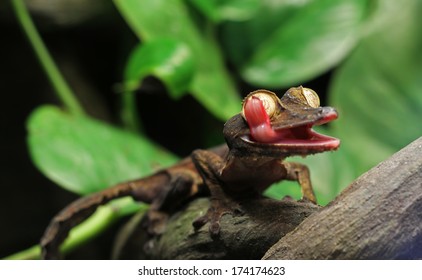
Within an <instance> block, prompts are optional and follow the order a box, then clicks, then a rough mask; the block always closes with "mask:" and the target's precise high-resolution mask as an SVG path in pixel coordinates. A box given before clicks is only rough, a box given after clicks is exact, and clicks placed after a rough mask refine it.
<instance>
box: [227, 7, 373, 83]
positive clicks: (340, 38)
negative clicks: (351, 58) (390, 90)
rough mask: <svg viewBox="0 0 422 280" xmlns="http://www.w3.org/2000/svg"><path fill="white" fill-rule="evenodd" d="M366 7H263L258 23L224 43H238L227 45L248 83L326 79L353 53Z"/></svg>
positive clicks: (235, 30)
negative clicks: (324, 76) (327, 75)
mask: <svg viewBox="0 0 422 280" xmlns="http://www.w3.org/2000/svg"><path fill="white" fill-rule="evenodd" d="M292 3H294V4H295V5H293V4H292ZM367 6H368V1H367V0H343V1H338V0H320V1H305V2H301V4H300V5H299V4H298V3H297V2H290V1H289V2H288V3H285V2H283V1H280V3H278V4H275V2H274V1H264V2H262V7H261V10H260V12H259V13H257V14H256V18H255V19H254V20H251V21H250V22H249V23H247V24H246V25H241V24H237V26H233V25H232V26H231V27H230V28H228V30H226V33H225V37H224V38H225V39H227V40H240V41H238V42H237V43H236V42H229V43H227V45H228V46H229V48H230V49H231V53H230V54H232V55H233V56H234V59H235V61H234V62H235V63H236V64H237V66H238V67H239V69H241V74H242V76H243V78H244V79H245V80H247V81H249V82H250V83H253V84H256V85H260V86H270V87H280V86H290V85H291V84H298V83H303V82H304V81H306V80H309V79H311V78H314V77H316V76H318V75H320V74H322V73H323V72H325V71H327V70H328V69H330V68H331V67H333V66H335V65H336V64H338V63H339V61H341V60H342V59H343V58H344V57H345V56H346V55H347V54H348V53H349V51H350V50H351V49H352V48H353V47H354V46H355V43H356V41H357V39H358V38H359V36H360V29H361V27H362V23H363V22H364V20H365V18H366V17H365V15H366V12H367V9H368V7H367ZM263 15H265V16H263ZM230 38H233V39H230ZM242 45H245V46H242ZM234 52H238V54H235V53H234Z"/></svg>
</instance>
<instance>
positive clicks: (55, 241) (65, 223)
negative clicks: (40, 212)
mask: <svg viewBox="0 0 422 280" xmlns="http://www.w3.org/2000/svg"><path fill="white" fill-rule="evenodd" d="M169 181H170V178H169V175H168V174H167V173H166V172H159V173H156V174H154V175H151V176H149V177H146V178H142V179H138V180H134V181H129V182H125V183H120V184H117V185H115V186H113V187H111V188H108V189H105V190H103V191H100V192H97V193H94V194H91V195H88V196H85V197H81V198H79V199H78V200H76V201H74V202H73V203H71V204H69V205H68V206H67V207H66V208H64V209H63V210H62V211H60V212H59V213H58V214H57V215H56V216H55V217H54V218H53V219H52V220H51V222H50V224H49V225H48V227H47V229H46V230H45V232H44V235H43V237H42V238H41V241H40V245H41V256H42V258H43V259H61V254H60V245H61V244H62V243H63V241H64V240H65V239H66V238H67V236H68V234H69V232H70V230H71V229H72V228H73V227H75V226H77V225H79V224H80V223H82V222H83V221H85V220H86V219H87V218H89V217H90V216H91V215H92V214H93V213H94V212H95V211H96V210H97V208H98V207H99V206H101V205H104V204H106V203H108V202H110V201H111V200H114V199H117V198H121V197H125V196H130V197H132V198H134V199H135V200H136V201H141V202H145V203H151V202H152V201H153V200H154V199H155V198H156V197H157V196H158V195H159V193H160V191H161V190H162V188H163V186H166V185H168V184H169Z"/></svg>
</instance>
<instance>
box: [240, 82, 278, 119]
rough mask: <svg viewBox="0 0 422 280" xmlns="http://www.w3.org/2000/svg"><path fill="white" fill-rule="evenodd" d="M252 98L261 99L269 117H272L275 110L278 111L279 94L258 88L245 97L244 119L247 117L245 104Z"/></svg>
mask: <svg viewBox="0 0 422 280" xmlns="http://www.w3.org/2000/svg"><path fill="white" fill-rule="evenodd" d="M251 98H258V99H259V100H261V102H262V105H263V106H264V109H265V112H266V113H267V115H268V118H271V117H272V116H273V115H274V113H275V112H277V107H278V106H279V99H278V97H277V95H276V94H275V93H273V92H271V91H268V90H263V89H260V90H256V91H253V92H251V93H249V94H248V95H247V96H246V97H245V99H244V100H243V104H242V113H241V114H242V116H243V118H244V119H246V117H245V112H244V111H245V104H246V103H247V102H248V100H250V99H251Z"/></svg>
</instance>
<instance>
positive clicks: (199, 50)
mask: <svg viewBox="0 0 422 280" xmlns="http://www.w3.org/2000/svg"><path fill="white" fill-rule="evenodd" d="M114 3H115V4H116V6H117V7H118V9H119V10H120V13H121V14H122V16H123V17H124V18H125V20H126V21H127V23H128V24H129V25H130V27H131V28H132V30H133V31H134V32H135V34H136V35H137V36H138V37H139V38H140V39H141V40H142V42H150V41H153V40H158V39H161V38H171V39H174V40H178V41H179V42H181V43H183V44H186V46H188V47H189V49H190V50H191V51H192V56H193V59H194V61H195V64H196V73H195V76H194V78H193V81H192V83H191V84H190V86H189V91H190V92H191V94H192V95H193V96H194V97H195V98H196V99H197V100H198V101H199V102H200V103H202V105H203V106H205V107H206V108H207V109H208V110H209V111H210V112H211V113H213V114H214V115H215V116H216V117H218V118H220V119H221V120H227V119H228V118H230V117H231V116H233V115H234V114H236V113H237V112H238V111H239V109H240V108H239V107H240V98H239V96H238V95H237V93H236V90H235V88H234V84H233V81H232V80H231V79H230V76H229V74H228V72H227V70H226V69H225V66H224V61H223V58H222V56H221V54H220V52H219V49H218V47H217V46H216V44H215V42H214V40H213V38H212V36H211V35H210V34H209V32H207V31H205V32H204V31H201V30H199V29H198V28H197V26H195V24H194V22H193V21H192V19H191V17H190V15H189V13H188V11H187V9H186V7H185V6H184V3H183V1H181V0H172V1H165V0H114ZM201 33H205V34H201Z"/></svg>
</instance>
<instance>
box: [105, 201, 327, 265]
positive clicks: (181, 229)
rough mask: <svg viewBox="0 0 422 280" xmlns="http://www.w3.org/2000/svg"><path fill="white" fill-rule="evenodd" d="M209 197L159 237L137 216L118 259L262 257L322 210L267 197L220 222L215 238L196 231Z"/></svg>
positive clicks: (121, 242)
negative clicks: (147, 230) (194, 226)
mask: <svg viewBox="0 0 422 280" xmlns="http://www.w3.org/2000/svg"><path fill="white" fill-rule="evenodd" d="M208 207H209V199H208V198H201V199H196V200H194V201H192V202H191V203H190V204H189V205H188V206H187V207H186V208H185V209H182V210H181V211H179V212H178V213H176V214H175V215H173V216H172V217H171V218H170V219H169V221H168V222H167V226H166V229H165V231H164V233H163V234H162V235H160V236H153V237H151V236H148V234H147V233H146V231H145V227H144V226H143V224H144V223H143V221H145V220H142V216H140V215H139V216H135V217H134V218H133V219H132V221H131V222H130V223H128V224H127V225H126V227H125V228H124V229H123V230H122V231H121V234H120V236H119V237H118V238H117V242H116V247H115V250H114V254H113V257H114V258H120V259H183V260H189V259H260V258H262V257H263V256H264V254H265V252H266V251H267V250H268V249H269V248H270V247H271V246H272V245H273V244H274V243H275V242H277V241H278V240H279V239H280V238H281V237H282V236H283V235H285V234H286V233H288V232H290V231H291V230H293V229H294V228H296V227H297V226H298V225H299V224H300V223H301V222H302V221H303V220H304V219H305V218H306V217H308V216H309V215H311V214H312V213H314V212H317V211H319V210H320V209H321V207H319V206H316V205H314V204H312V203H309V202H296V201H289V200H283V201H277V200H273V199H268V198H259V199H255V200H248V201H247V203H246V202H245V203H243V210H244V213H243V214H242V215H238V216H232V215H229V214H226V215H224V216H223V217H222V219H221V221H220V222H221V232H220V235H219V238H216V239H214V240H213V239H211V237H210V234H209V232H208V224H206V225H205V226H203V227H202V228H200V229H198V230H194V228H193V226H192V221H193V220H194V219H195V218H197V217H199V216H201V215H203V213H205V211H207V209H208Z"/></svg>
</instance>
